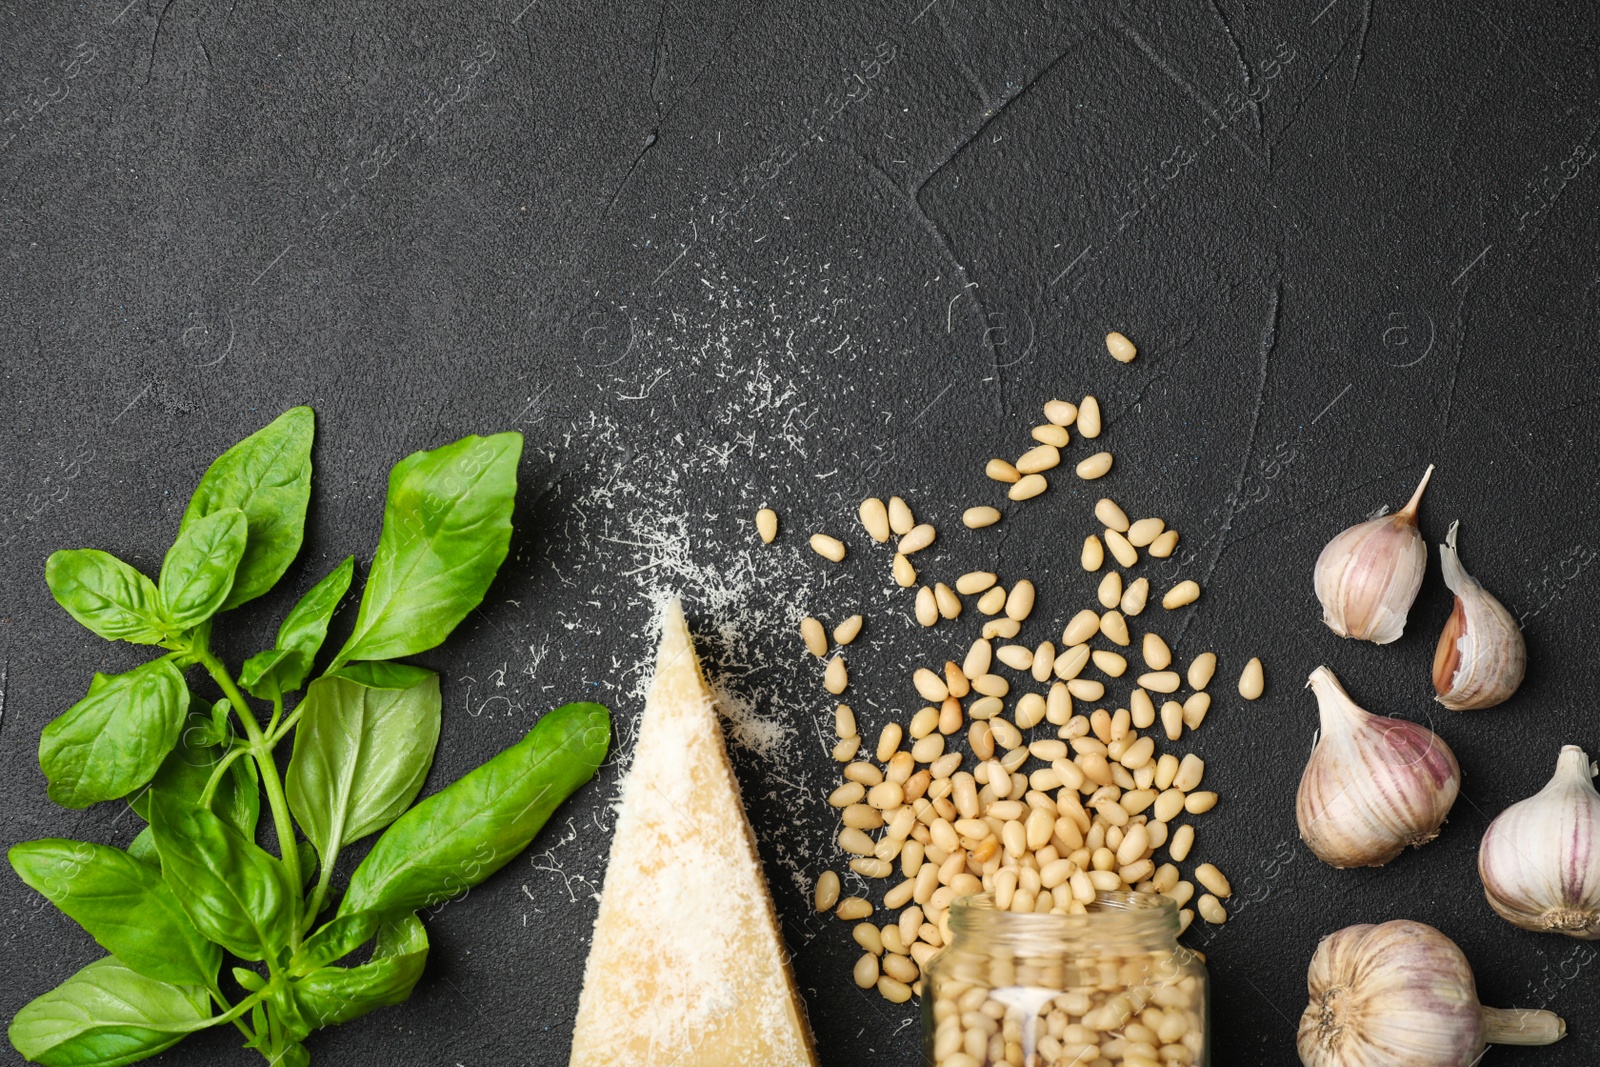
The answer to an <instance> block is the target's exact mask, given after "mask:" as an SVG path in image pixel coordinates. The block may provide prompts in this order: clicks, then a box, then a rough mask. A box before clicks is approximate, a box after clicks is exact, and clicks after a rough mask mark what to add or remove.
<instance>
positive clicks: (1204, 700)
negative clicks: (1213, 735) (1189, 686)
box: [1183, 693, 1211, 730]
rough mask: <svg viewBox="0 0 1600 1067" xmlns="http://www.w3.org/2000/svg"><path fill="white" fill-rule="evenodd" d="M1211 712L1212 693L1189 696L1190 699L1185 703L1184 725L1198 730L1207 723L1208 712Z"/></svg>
mask: <svg viewBox="0 0 1600 1067" xmlns="http://www.w3.org/2000/svg"><path fill="white" fill-rule="evenodd" d="M1210 710H1211V694H1210V693H1191V694H1189V699H1187V700H1185V701H1184V702H1183V725H1185V726H1187V727H1188V728H1189V729H1191V730H1198V729H1199V728H1200V724H1201V723H1203V722H1205V721H1206V712H1208V711H1210Z"/></svg>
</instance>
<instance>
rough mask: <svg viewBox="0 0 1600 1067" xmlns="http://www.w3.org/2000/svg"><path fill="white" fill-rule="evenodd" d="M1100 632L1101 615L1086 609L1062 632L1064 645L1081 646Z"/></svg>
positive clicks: (1074, 617)
mask: <svg viewBox="0 0 1600 1067" xmlns="http://www.w3.org/2000/svg"><path fill="white" fill-rule="evenodd" d="M1099 632H1100V613H1099V612H1097V611H1091V610H1089V609H1088V608H1084V609H1083V610H1082V611H1080V612H1078V613H1077V614H1076V615H1074V616H1073V617H1072V620H1071V621H1070V622H1068V623H1067V626H1066V629H1064V630H1062V631H1061V643H1062V644H1063V645H1067V646H1069V647H1070V646H1072V645H1081V644H1083V643H1084V642H1085V641H1087V640H1089V639H1090V638H1091V637H1093V636H1094V635H1095V634H1097V633H1099Z"/></svg>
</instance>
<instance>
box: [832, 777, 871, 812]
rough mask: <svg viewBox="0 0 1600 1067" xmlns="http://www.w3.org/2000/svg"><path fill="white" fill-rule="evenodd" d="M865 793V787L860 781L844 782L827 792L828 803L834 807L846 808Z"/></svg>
mask: <svg viewBox="0 0 1600 1067" xmlns="http://www.w3.org/2000/svg"><path fill="white" fill-rule="evenodd" d="M866 795H867V787H866V786H864V785H862V784H861V783H860V782H846V783H845V784H844V785H841V786H840V787H839V788H837V789H835V790H834V791H833V792H831V793H829V794H828V804H829V805H830V806H832V807H835V808H848V807H849V806H850V805H852V804H854V803H855V802H856V801H858V800H860V799H861V798H862V797H864V796H866Z"/></svg>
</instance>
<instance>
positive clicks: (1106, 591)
mask: <svg viewBox="0 0 1600 1067" xmlns="http://www.w3.org/2000/svg"><path fill="white" fill-rule="evenodd" d="M1097 596H1098V597H1099V599H1100V606H1101V607H1104V608H1114V607H1116V606H1117V605H1118V604H1121V603H1122V572H1121V571H1107V572H1106V576H1105V577H1104V578H1102V579H1100V589H1099V592H1098V593H1097Z"/></svg>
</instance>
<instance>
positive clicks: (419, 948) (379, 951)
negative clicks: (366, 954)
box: [293, 915, 428, 1026]
mask: <svg viewBox="0 0 1600 1067" xmlns="http://www.w3.org/2000/svg"><path fill="white" fill-rule="evenodd" d="M427 960H428V932H427V931H426V930H425V929H423V926H422V921H421V920H420V919H418V918H417V917H416V916H415V915H407V916H405V917H404V918H401V919H399V920H398V921H396V922H393V923H387V924H385V925H384V926H383V928H382V929H380V930H379V931H378V943H377V945H376V946H374V948H373V950H372V959H371V961H370V962H368V963H364V964H362V965H361V966H359V967H322V968H320V969H318V970H315V971H312V972H311V973H310V974H308V975H306V976H305V977H303V978H300V979H298V980H296V981H295V982H294V983H293V988H294V993H295V997H296V999H297V1000H299V1002H300V1006H301V1009H302V1011H303V1012H304V1013H305V1016H306V1018H307V1019H309V1020H310V1021H311V1024H312V1025H313V1026H331V1025H333V1024H335V1023H346V1022H349V1021H350V1020H351V1019H354V1018H357V1017H358V1016H361V1015H365V1014H366V1013H367V1012H369V1011H372V1010H374V1009H375V1008H383V1007H388V1006H389V1005H392V1004H399V1003H401V1002H402V1001H404V1000H405V999H406V998H407V997H409V996H410V995H411V990H412V989H413V988H414V987H415V986H416V984H417V979H418V978H421V977H422V967H423V964H425V963H426V962H427Z"/></svg>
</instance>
